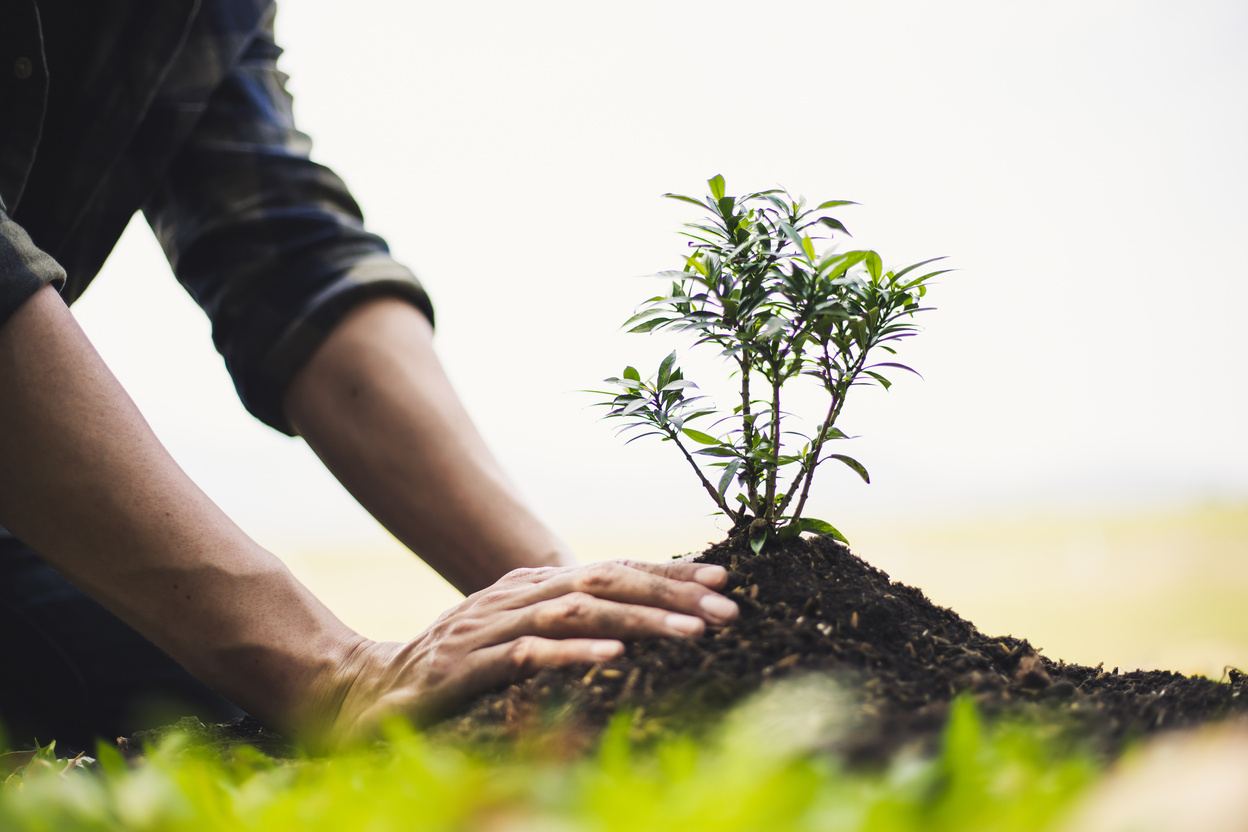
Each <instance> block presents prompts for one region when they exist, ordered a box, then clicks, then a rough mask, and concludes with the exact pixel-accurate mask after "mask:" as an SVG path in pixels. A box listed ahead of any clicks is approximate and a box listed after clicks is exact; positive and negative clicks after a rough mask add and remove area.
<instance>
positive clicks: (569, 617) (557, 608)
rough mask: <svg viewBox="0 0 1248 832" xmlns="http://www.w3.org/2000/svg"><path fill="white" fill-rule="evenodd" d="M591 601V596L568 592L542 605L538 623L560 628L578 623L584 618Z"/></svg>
mask: <svg viewBox="0 0 1248 832" xmlns="http://www.w3.org/2000/svg"><path fill="white" fill-rule="evenodd" d="M592 600H593V599H592V596H590V595H588V594H586V593H584V592H569V593H568V594H567V595H564V596H563V597H561V598H558V599H555V600H552V601H548V602H547V603H546V604H544V605H543V606H542V610H541V614H540V615H539V621H540V623H541V624H542V625H543V626H546V627H561V626H564V625H567V624H568V623H569V622H577V621H580V620H581V619H583V618H584V617H585V616H586V614H587V612H588V609H589V605H590V603H591V602H592Z"/></svg>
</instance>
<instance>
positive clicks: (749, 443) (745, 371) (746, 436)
mask: <svg viewBox="0 0 1248 832" xmlns="http://www.w3.org/2000/svg"><path fill="white" fill-rule="evenodd" d="M752 363H753V362H751V361H750V360H749V356H748V354H747V351H746V350H742V351H741V357H740V358H738V359H737V364H738V365H739V366H740V367H741V438H742V441H744V443H745V487H746V495H747V496H748V497H749V500H750V509H751V510H752V511H753V512H754V516H755V517H757V516H758V511H759V505H758V485H757V481H758V476H757V471H756V468H755V466H754V453H753V451H754V420H753V419H752V418H751V416H752V414H751V412H750V365H751V364H752Z"/></svg>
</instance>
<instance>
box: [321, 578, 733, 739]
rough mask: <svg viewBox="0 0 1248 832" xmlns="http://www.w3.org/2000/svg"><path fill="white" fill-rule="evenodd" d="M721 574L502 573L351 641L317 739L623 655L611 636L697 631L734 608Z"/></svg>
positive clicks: (431, 714)
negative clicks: (392, 634) (411, 625)
mask: <svg viewBox="0 0 1248 832" xmlns="http://www.w3.org/2000/svg"><path fill="white" fill-rule="evenodd" d="M727 582H728V573H727V571H726V570H725V569H724V568H723V567H722V566H713V565H708V564H701V563H668V564H650V563H640V562H635V561H604V562H602V563H595V564H591V565H589V566H582V567H547V568H539V569H517V570H515V571H513V572H509V573H508V574H507V575H505V576H504V577H503V578H502V579H500V580H499V581H498V582H497V583H495V584H494V585H493V586H490V587H487V588H486V589H483V590H481V591H480V592H477V593H475V594H473V595H471V596H469V597H468V598H466V599H465V600H464V601H463V602H461V603H459V604H457V605H456V606H454V607H452V608H451V609H449V610H447V611H446V612H445V613H443V614H442V615H441V616H440V617H439V618H438V620H437V621H436V622H434V624H433V625H432V626H431V627H430V628H429V629H427V630H425V632H423V633H421V634H420V635H419V636H417V637H416V638H415V639H414V640H412V641H411V642H409V643H407V644H400V643H398V642H381V643H379V642H366V643H364V644H362V645H361V646H360V647H359V648H358V649H357V650H356V651H355V652H354V653H353V654H352V656H351V659H350V660H349V661H348V666H347V667H346V668H344V669H343V671H344V673H345V674H346V677H345V679H344V684H343V686H342V687H343V689H345V693H343V694H341V695H340V696H338V697H336V698H337V699H338V701H339V702H340V703H341V704H340V705H338V707H337V712H336V714H331V713H326V714H325V716H326V717H327V719H325V720H323V721H321V725H327V726H328V728H327V730H325V731H324V734H325V736H324V739H325V740H327V741H328V742H329V743H330V744H331V745H337V744H340V743H341V742H343V741H345V740H348V739H350V738H352V737H355V736H360V735H362V734H367V733H368V732H370V731H371V730H372V729H374V728H375V727H376V726H377V725H378V723H379V722H380V721H381V720H382V719H383V718H384V717H386V716H387V715H390V714H403V715H405V716H407V717H408V718H410V719H413V720H415V721H416V722H418V723H421V722H429V721H431V720H434V719H436V718H438V717H439V716H442V715H444V714H446V713H447V712H448V711H449V710H451V709H453V708H454V707H456V706H458V705H461V704H463V703H464V702H466V701H468V700H469V699H471V698H472V697H474V696H476V695H478V694H480V693H482V692H484V691H486V690H489V689H491V688H495V687H498V686H500V685H505V684H508V683H511V682H514V681H517V680H520V679H523V678H526V677H528V676H531V675H533V674H534V673H536V672H537V671H538V670H541V669H542V668H545V667H559V666H562V665H567V664H575V663H578V662H603V661H610V660H611V659H614V658H618V657H619V656H620V655H622V654H623V652H624V644H623V643H622V642H621V641H620V639H640V638H652V637H659V636H676V637H688V636H696V635H700V634H701V633H702V632H703V631H704V630H705V629H706V627H707V625H711V626H716V625H722V624H726V623H727V622H729V621H732V620H733V619H734V618H736V616H737V612H738V611H737V605H736V604H734V603H733V602H732V601H730V600H728V599H727V598H725V597H724V596H722V595H720V594H718V593H717V592H714V591H712V590H714V589H720V588H722V587H723V586H724V585H725V584H727ZM332 708H333V706H332V705H330V706H328V707H326V708H325V710H326V711H329V710H332Z"/></svg>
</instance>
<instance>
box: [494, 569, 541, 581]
mask: <svg viewBox="0 0 1248 832" xmlns="http://www.w3.org/2000/svg"><path fill="white" fill-rule="evenodd" d="M538 571H540V570H539V569H538V568H537V567H533V566H521V567H520V568H518V569H513V570H511V571H510V572H508V573H507V574H505V575H503V577H501V578H499V582H500V583H501V582H502V581H507V582H508V583H515V582H517V581H527V580H528V579H529V578H532V577H534V573H536V572H538Z"/></svg>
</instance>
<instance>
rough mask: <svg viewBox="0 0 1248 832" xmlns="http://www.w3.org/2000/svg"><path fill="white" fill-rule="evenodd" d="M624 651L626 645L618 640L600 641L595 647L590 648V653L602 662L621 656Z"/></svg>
mask: <svg viewBox="0 0 1248 832" xmlns="http://www.w3.org/2000/svg"><path fill="white" fill-rule="evenodd" d="M623 652H624V645H623V644H621V643H620V642H618V641H600V642H598V643H597V644H595V645H594V646H593V647H591V648H589V653H590V655H591V656H593V657H594V658H595V659H597V660H598V661H600V662H606V661H610V660H611V659H615V658H619V656H620V654H622V653H623Z"/></svg>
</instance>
